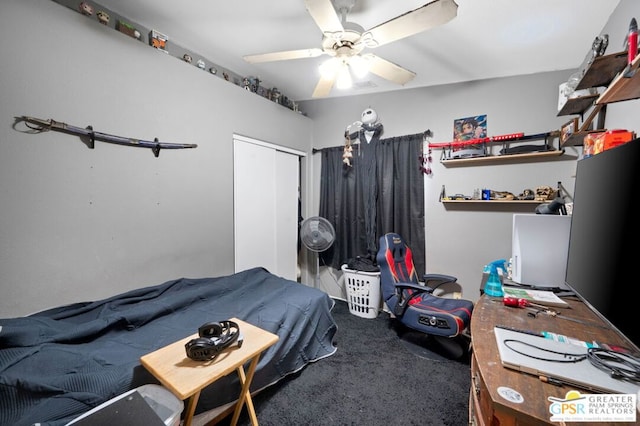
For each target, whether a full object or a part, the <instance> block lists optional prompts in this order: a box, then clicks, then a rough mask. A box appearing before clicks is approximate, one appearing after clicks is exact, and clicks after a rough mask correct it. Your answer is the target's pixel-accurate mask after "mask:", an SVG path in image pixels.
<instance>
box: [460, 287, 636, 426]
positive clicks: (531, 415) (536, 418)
mask: <svg viewBox="0 0 640 426" xmlns="http://www.w3.org/2000/svg"><path fill="white" fill-rule="evenodd" d="M565 300H566V301H567V302H568V303H569V305H570V308H569V309H562V308H558V309H557V310H558V311H560V312H561V315H560V316H566V317H570V318H575V319H577V320H579V321H583V322H586V323H588V324H583V323H579V322H576V321H570V320H567V319H560V317H551V316H547V315H538V316H537V317H535V318H534V317H530V316H528V315H527V312H528V311H529V310H528V309H519V308H510V307H506V306H504V304H503V302H502V299H493V298H490V297H488V296H486V295H485V296H482V297H481V298H480V299H479V300H478V302H477V303H476V305H475V307H474V309H473V315H472V317H471V341H472V345H473V357H472V359H471V390H470V393H469V424H471V425H502V426H505V425H548V424H549V425H556V426H557V425H558V423H551V422H550V420H549V418H550V417H551V414H550V413H549V401H548V399H547V398H548V397H550V396H552V397H555V398H564V396H565V394H566V392H568V391H569V390H571V389H573V388H571V387H567V386H556V385H552V384H548V383H544V382H543V381H541V380H540V379H539V378H537V377H535V376H532V375H528V374H525V373H520V372H517V371H513V370H509V369H507V368H505V367H503V366H502V364H501V362H500V355H499V354H498V347H497V344H496V339H495V334H494V332H493V327H494V326H495V325H504V326H508V327H513V328H517V329H520V330H531V331H533V332H536V333H537V332H541V331H551V332H555V333H558V334H563V335H565V336H569V337H574V338H576V339H580V340H583V341H593V340H595V341H599V342H606V343H609V344H615V345H621V346H627V347H629V346H631V344H630V343H629V342H628V341H627V340H626V338H625V337H624V336H621V335H619V334H618V333H615V332H613V331H612V330H611V329H607V328H606V327H605V323H604V321H602V320H601V319H600V318H599V317H598V316H597V315H596V314H595V313H594V312H593V311H591V309H590V308H589V307H588V306H586V305H585V304H584V303H582V302H580V301H578V300H576V299H574V298H565ZM554 309H555V308H554ZM501 386H503V387H507V388H511V389H514V390H516V391H517V392H518V393H520V394H521V395H522V397H523V399H524V401H522V402H520V403H518V402H511V401H508V400H507V399H505V398H503V397H502V396H501V395H500V394H499V392H498V388H499V387H501ZM584 393H589V392H587V391H584ZM598 424H599V425H605V424H607V425H614V424H620V425H629V424H630V423H598Z"/></svg>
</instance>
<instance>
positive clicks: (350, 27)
mask: <svg viewBox="0 0 640 426" xmlns="http://www.w3.org/2000/svg"><path fill="white" fill-rule="evenodd" d="M355 2H356V0H333V2H332V0H305V5H306V8H307V11H308V12H309V14H310V15H311V17H312V18H313V20H314V21H315V22H316V25H318V27H320V30H321V31H322V47H321V48H311V49H300V50H288V51H282V52H272V53H263V54H257V55H247V56H244V60H245V61H247V62H249V63H252V64H253V63H260V62H273V61H283V60H289V59H300V58H315V57H318V56H321V55H329V56H331V59H329V60H328V61H327V62H325V63H323V64H322V65H321V67H320V73H321V76H320V80H319V81H318V83H317V85H316V88H315V90H314V91H313V95H312V96H313V97H314V98H319V97H324V96H327V95H328V94H329V92H331V89H332V88H333V85H334V84H336V83H337V85H338V86H341V84H343V83H345V82H346V83H350V82H351V75H350V74H349V69H350V68H351V70H352V71H353V72H354V74H356V75H358V76H360V75H363V74H366V73H367V72H372V73H374V74H376V75H378V76H380V77H382V78H384V79H387V80H389V81H392V82H395V83H397V84H400V85H404V84H406V83H407V82H409V81H411V80H412V79H413V78H414V77H415V73H414V72H412V71H409V70H408V69H405V68H402V67H401V66H399V65H397V64H394V63H393V62H390V61H387V60H386V59H383V58H381V57H379V56H376V55H374V54H373V53H363V51H364V49H365V48H375V47H377V46H382V45H384V44H388V43H391V42H394V41H397V40H400V39H403V38H405V37H409V36H412V35H414V34H417V33H420V32H423V31H426V30H428V29H430V28H433V27H436V26H438V25H442V24H444V23H446V22H449V21H450V20H451V19H453V18H455V17H456V15H457V11H458V5H457V4H456V2H455V1H454V0H433V1H432V2H430V3H427V4H425V5H424V6H421V7H419V8H417V9H414V10H412V11H409V12H407V13H404V14H402V15H400V16H397V17H395V18H393V19H391V20H389V21H386V22H384V23H382V24H380V25H377V26H375V27H373V28H371V29H369V30H366V31H365V30H364V28H362V27H361V26H360V25H358V24H356V23H354V22H348V21H347V13H348V12H349V11H350V10H351V9H352V8H353V6H354V4H355ZM338 13H339V14H340V16H339V15H338Z"/></svg>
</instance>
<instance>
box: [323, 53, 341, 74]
mask: <svg viewBox="0 0 640 426" xmlns="http://www.w3.org/2000/svg"><path fill="white" fill-rule="evenodd" d="M340 64H341V62H340V61H338V60H336V58H331V59H328V60H326V61H324V62H323V63H321V64H320V66H319V67H318V69H319V70H320V75H321V76H322V78H326V79H329V78H334V77H335V76H336V74H337V73H338V70H339V67H340Z"/></svg>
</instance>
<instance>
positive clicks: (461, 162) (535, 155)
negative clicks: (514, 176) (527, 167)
mask: <svg viewBox="0 0 640 426" xmlns="http://www.w3.org/2000/svg"><path fill="white" fill-rule="evenodd" d="M562 154H564V150H563V149H560V150H553V151H543V152H528V153H525V154H509V155H490V156H487V157H474V158H455V159H452V160H441V161H440V162H441V163H442V164H443V165H444V166H445V167H449V166H476V165H479V164H482V163H485V164H490V163H493V164H495V163H508V162H517V161H518V160H525V161H532V160H546V159H548V158H549V157H559V156H561V155H562Z"/></svg>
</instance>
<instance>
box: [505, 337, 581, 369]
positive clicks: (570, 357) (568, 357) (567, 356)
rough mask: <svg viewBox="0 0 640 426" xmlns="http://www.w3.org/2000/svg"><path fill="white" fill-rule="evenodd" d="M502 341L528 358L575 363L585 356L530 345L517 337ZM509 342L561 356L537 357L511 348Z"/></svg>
mask: <svg viewBox="0 0 640 426" xmlns="http://www.w3.org/2000/svg"><path fill="white" fill-rule="evenodd" d="M503 343H504V345H505V346H506V347H507V348H509V349H511V350H512V351H514V352H515V353H518V354H520V355H524V356H526V357H529V358H533V359H539V360H541V361H549V362H561V363H575V362H580V361H583V360H584V359H586V358H587V354H574V353H570V352H560V351H554V350H551V349H547V348H543V347H541V346H537V345H532V344H531V343H527V342H523V341H522V340H517V339H505V340H504V341H503ZM511 343H519V344H521V345H524V346H529V347H530V348H534V349H537V350H539V351H542V352H548V353H549V354H556V355H562V358H555V359H554V358H543V357H538V356H535V355H531V354H528V353H526V352H522V351H519V350H517V349H515V348H513V346H512V345H511Z"/></svg>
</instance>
